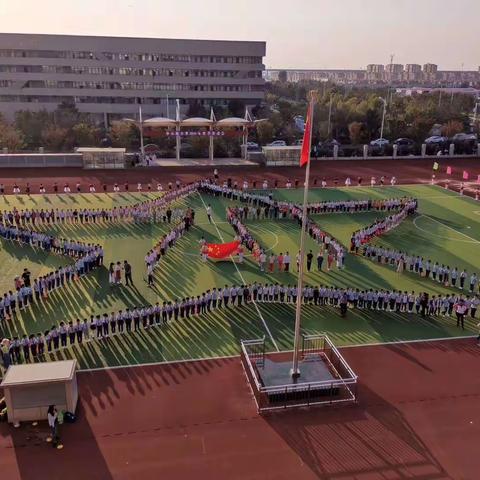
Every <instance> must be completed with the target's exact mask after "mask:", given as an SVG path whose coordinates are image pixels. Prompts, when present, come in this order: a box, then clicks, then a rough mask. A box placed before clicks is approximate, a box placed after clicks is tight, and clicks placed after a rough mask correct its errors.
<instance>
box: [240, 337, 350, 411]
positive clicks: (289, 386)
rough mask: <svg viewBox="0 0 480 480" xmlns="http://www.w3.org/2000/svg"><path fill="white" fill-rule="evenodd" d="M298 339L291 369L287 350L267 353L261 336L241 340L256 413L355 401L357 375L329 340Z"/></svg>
mask: <svg viewBox="0 0 480 480" xmlns="http://www.w3.org/2000/svg"><path fill="white" fill-rule="evenodd" d="M302 340H303V341H302V349H301V352H300V356H299V366H298V369H297V371H295V372H294V371H293V369H292V358H291V357H292V353H291V352H274V353H267V352H266V351H265V339H264V338H263V339H254V340H243V341H242V342H241V355H240V357H241V361H242V365H243V369H244V372H245V375H246V377H247V381H248V383H249V385H250V387H251V389H252V392H253V395H254V398H255V402H256V404H257V409H258V412H259V413H263V412H267V411H272V410H283V409H290V408H305V407H311V406H317V405H332V404H342V403H344V404H347V403H351V402H355V401H356V399H357V375H355V373H354V372H353V370H352V369H351V367H350V366H349V365H348V364H347V362H346V361H345V359H344V358H343V357H342V355H341V354H340V352H339V351H338V350H337V348H336V347H335V346H334V345H333V343H332V342H331V341H330V339H329V338H328V337H327V336H326V335H324V334H320V335H304V336H303V339H302ZM300 372H301V374H300Z"/></svg>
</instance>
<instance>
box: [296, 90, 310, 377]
mask: <svg viewBox="0 0 480 480" xmlns="http://www.w3.org/2000/svg"><path fill="white" fill-rule="evenodd" d="M313 107H314V93H313V92H310V105H309V110H310V119H309V120H310V129H311V131H310V139H309V148H308V162H307V168H306V169H305V184H304V190H303V208H302V231H301V233H300V259H299V266H298V283H297V305H296V309H295V338H294V342H293V364H292V370H291V375H292V377H293V378H298V377H299V376H300V369H299V367H298V356H299V350H300V320H301V313H302V298H303V294H302V293H303V270H304V259H305V230H306V227H307V202H308V186H309V180H310V152H311V151H312V136H313V128H312V127H313Z"/></svg>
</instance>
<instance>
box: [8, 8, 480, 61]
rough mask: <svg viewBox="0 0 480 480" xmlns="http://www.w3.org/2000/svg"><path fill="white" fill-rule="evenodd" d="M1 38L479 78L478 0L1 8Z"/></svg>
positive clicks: (479, 13)
mask: <svg viewBox="0 0 480 480" xmlns="http://www.w3.org/2000/svg"><path fill="white" fill-rule="evenodd" d="M0 22H1V23H0V25H1V26H0V29H1V30H2V31H3V32H20V33H63V34H85V35H88V34H91V35H93V34H94V35H115V36H145V37H160V38H203V39H207V38H208V39H226V40H265V41H266V42H267V56H266V59H265V63H266V65H267V67H270V68H278V67H282V68H364V67H365V66H366V65H367V64H368V63H389V61H390V54H395V59H394V61H395V62H397V63H421V64H423V63H426V62H433V63H437V64H438V65H439V66H440V68H442V69H457V70H460V69H461V68H462V63H463V64H464V68H465V69H466V70H467V69H475V70H476V69H478V66H479V65H480V0H456V1H455V2H451V1H450V0H40V1H39V0H0Z"/></svg>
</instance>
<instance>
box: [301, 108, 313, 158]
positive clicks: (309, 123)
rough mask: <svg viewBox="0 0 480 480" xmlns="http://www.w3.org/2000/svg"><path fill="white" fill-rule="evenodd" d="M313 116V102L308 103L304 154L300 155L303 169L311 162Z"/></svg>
mask: <svg viewBox="0 0 480 480" xmlns="http://www.w3.org/2000/svg"><path fill="white" fill-rule="evenodd" d="M312 114H313V102H312V101H310V102H309V103H308V110H307V121H306V122H305V130H304V131H303V142H302V153H301V155H300V166H301V167H303V166H304V165H306V164H307V163H308V162H309V161H310V149H311V147H312Z"/></svg>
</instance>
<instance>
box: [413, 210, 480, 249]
mask: <svg viewBox="0 0 480 480" xmlns="http://www.w3.org/2000/svg"><path fill="white" fill-rule="evenodd" d="M420 216H421V217H427V218H429V219H430V220H432V221H434V222H436V223H438V224H439V225H442V227H446V228H448V229H449V230H452V231H453V232H455V233H458V234H460V235H463V236H464V237H466V238H468V239H470V240H472V241H473V242H474V243H480V240H477V239H476V238H473V237H470V235H467V234H466V233H463V232H460V231H458V230H456V229H455V228H452V227H450V226H449V225H446V224H445V223H443V222H439V221H438V220H437V219H435V218H433V217H431V216H430V215H425V214H422V215H420ZM418 218H420V217H418ZM452 240H453V239H452Z"/></svg>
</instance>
